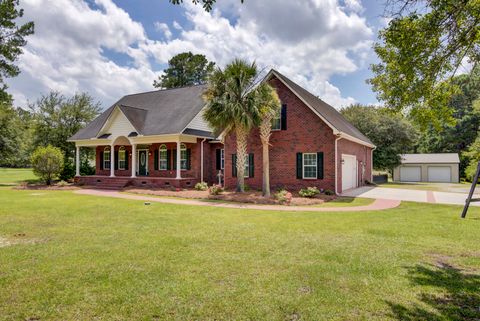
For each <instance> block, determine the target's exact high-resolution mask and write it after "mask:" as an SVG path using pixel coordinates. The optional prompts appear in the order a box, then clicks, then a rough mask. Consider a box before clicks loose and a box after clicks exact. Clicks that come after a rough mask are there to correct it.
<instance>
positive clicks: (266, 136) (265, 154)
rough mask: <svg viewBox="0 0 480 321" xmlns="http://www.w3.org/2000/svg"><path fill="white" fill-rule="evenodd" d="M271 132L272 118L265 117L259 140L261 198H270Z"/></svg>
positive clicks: (261, 125)
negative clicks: (261, 180) (260, 144)
mask: <svg viewBox="0 0 480 321" xmlns="http://www.w3.org/2000/svg"><path fill="white" fill-rule="evenodd" d="M271 132H272V118H271V117H265V118H263V119H262V123H261V124H260V140H261V141H262V160H263V161H262V167H263V171H262V172H263V182H262V192H263V196H265V197H270V195H271V194H270V154H269V150H268V147H269V145H270V134H271Z"/></svg>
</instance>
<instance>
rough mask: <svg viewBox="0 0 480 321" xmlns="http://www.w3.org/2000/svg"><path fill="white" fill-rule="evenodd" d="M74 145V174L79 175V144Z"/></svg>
mask: <svg viewBox="0 0 480 321" xmlns="http://www.w3.org/2000/svg"><path fill="white" fill-rule="evenodd" d="M75 147H76V150H75V175H76V176H80V146H75Z"/></svg>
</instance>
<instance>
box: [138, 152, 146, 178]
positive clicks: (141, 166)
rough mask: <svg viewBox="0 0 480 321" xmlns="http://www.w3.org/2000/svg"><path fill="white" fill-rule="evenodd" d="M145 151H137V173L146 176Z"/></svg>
mask: <svg viewBox="0 0 480 321" xmlns="http://www.w3.org/2000/svg"><path fill="white" fill-rule="evenodd" d="M147 155H148V154H147V151H146V150H139V151H138V175H139V176H146V175H147Z"/></svg>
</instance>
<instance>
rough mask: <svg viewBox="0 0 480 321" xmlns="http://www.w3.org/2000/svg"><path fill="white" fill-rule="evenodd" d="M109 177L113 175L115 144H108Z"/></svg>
mask: <svg viewBox="0 0 480 321" xmlns="http://www.w3.org/2000/svg"><path fill="white" fill-rule="evenodd" d="M110 177H115V145H110Z"/></svg>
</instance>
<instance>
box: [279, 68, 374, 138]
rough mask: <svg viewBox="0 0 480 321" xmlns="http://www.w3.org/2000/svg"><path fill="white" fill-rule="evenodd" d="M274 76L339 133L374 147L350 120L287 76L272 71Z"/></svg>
mask: <svg viewBox="0 0 480 321" xmlns="http://www.w3.org/2000/svg"><path fill="white" fill-rule="evenodd" d="M272 72H273V74H274V75H275V76H277V77H278V78H279V79H280V80H282V81H283V82H284V83H286V85H287V86H288V87H290V88H291V89H292V90H293V91H294V92H295V93H296V94H297V95H298V96H299V97H300V98H301V99H302V100H304V101H305V102H306V103H307V104H308V105H309V106H310V107H311V108H313V109H314V110H315V111H316V112H317V113H319V114H320V115H322V117H323V118H324V119H325V120H326V121H327V122H328V123H329V125H330V126H332V127H334V128H335V129H336V130H338V131H339V132H343V133H345V134H347V135H350V136H352V137H355V138H357V139H359V140H361V141H363V142H365V143H367V144H371V145H373V143H372V142H371V141H370V139H368V137H366V136H365V135H363V134H362V133H361V132H360V131H359V130H358V129H357V128H356V127H355V126H353V125H352V124H350V122H349V121H348V120H346V119H345V117H343V115H342V114H340V113H339V112H338V111H337V110H336V109H335V108H333V107H332V106H330V105H329V104H327V103H326V102H324V101H323V100H321V99H320V98H318V97H317V96H315V95H313V94H312V93H310V92H309V91H307V90H306V89H304V88H303V87H301V86H299V85H298V84H296V83H295V82H293V81H292V80H290V79H289V78H287V77H286V76H284V75H282V74H281V73H279V72H278V71H276V70H272Z"/></svg>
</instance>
